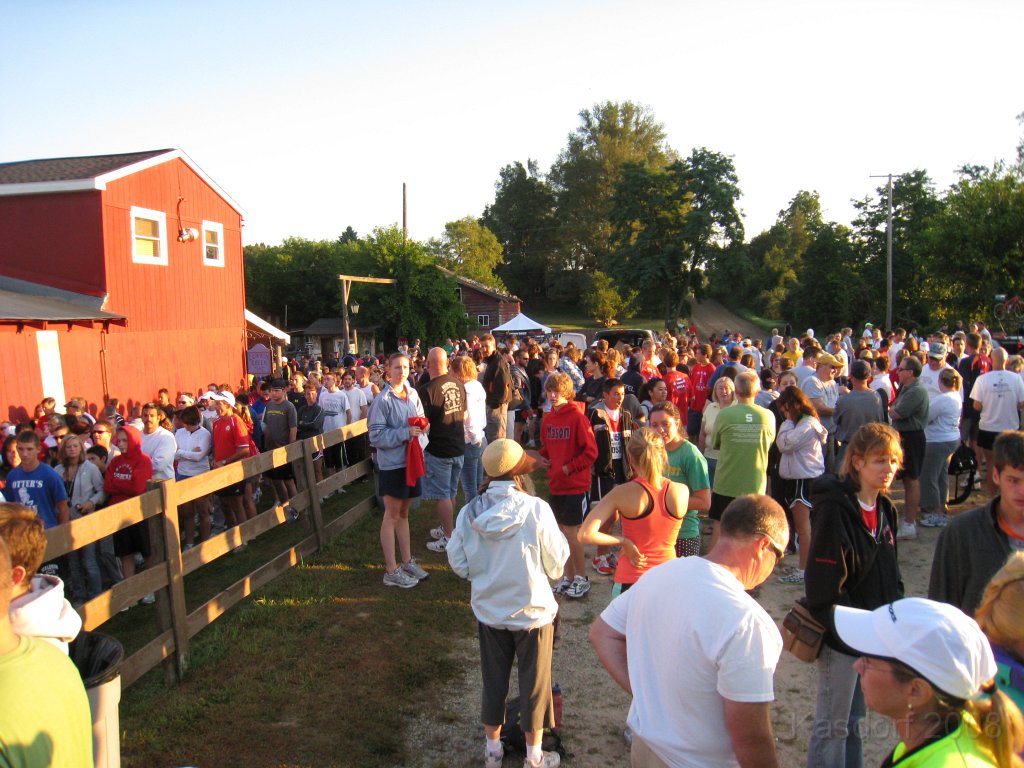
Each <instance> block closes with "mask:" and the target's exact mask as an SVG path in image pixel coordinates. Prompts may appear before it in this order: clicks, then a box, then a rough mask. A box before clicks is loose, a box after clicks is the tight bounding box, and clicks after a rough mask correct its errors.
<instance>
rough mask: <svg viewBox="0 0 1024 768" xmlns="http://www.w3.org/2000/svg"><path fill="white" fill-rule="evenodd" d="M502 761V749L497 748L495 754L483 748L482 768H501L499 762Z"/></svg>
mask: <svg viewBox="0 0 1024 768" xmlns="http://www.w3.org/2000/svg"><path fill="white" fill-rule="evenodd" d="M504 759H505V748H504V747H499V748H498V751H497V752H491V751H489V750H488V749H487V747H484V768H501V762H502V760H504Z"/></svg>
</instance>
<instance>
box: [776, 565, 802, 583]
mask: <svg viewBox="0 0 1024 768" xmlns="http://www.w3.org/2000/svg"><path fill="white" fill-rule="evenodd" d="M779 583H780V584H803V583H804V572H803V571H801V570H800V569H799V568H794V569H793V571H792V572H790V573H787V574H786V575H785V576H780V577H779Z"/></svg>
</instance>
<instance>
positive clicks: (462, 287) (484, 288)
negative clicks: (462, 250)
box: [438, 267, 522, 334]
mask: <svg viewBox="0 0 1024 768" xmlns="http://www.w3.org/2000/svg"><path fill="white" fill-rule="evenodd" d="M438 269H440V270H441V271H442V272H444V273H445V274H446V275H450V276H451V277H453V278H455V282H456V283H458V285H457V286H456V288H455V291H456V293H457V294H458V297H459V301H461V302H462V306H463V307H464V308H465V312H466V317H468V318H469V333H474V334H480V333H486V332H488V331H490V330H492V329H493V328H497V327H498V326H499V325H502V324H503V323H506V322H508V321H509V320H511V319H512V318H513V317H515V316H516V315H518V314H519V313H520V311H521V310H520V305H521V304H522V299H520V298H519V297H518V296H513V295H512V294H509V293H502V292H501V291H498V290H496V289H494V288H491V287H490V286H489V285H484V284H483V283H479V282H477V281H476V280H470V279H469V278H468V277H462V276H460V275H457V274H455V273H454V272H452V271H451V270H448V269H444V268H443V267H438Z"/></svg>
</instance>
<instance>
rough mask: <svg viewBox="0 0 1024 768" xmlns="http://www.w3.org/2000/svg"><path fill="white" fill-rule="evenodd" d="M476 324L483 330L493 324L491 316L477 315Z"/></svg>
mask: <svg viewBox="0 0 1024 768" xmlns="http://www.w3.org/2000/svg"><path fill="white" fill-rule="evenodd" d="M476 324H477V325H478V326H479V327H481V328H486V327H487V326H489V325H490V324H491V316H490V315H477V316H476Z"/></svg>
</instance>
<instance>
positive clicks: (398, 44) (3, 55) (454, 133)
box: [0, 0, 1024, 243]
mask: <svg viewBox="0 0 1024 768" xmlns="http://www.w3.org/2000/svg"><path fill="white" fill-rule="evenodd" d="M1022 28H1024V3H1020V2H1011V0H1005V1H1000V2H997V1H995V0H975V1H974V2H970V3H967V2H943V1H941V0H940V1H938V2H907V1H900V0H889V1H888V2H876V1H875V0H864V1H863V2H823V1H822V0H817V1H815V2H802V1H801V2H797V1H796V0H792V1H791V0H777V1H776V2H755V1H754V0H736V1H735V2H725V1H718V2H699V3H698V2H686V1H685V0H680V1H678V2H654V1H653V0H651V1H646V0H636V1H634V2H628V3H626V2H601V1H600V0H597V1H594V2H575V1H572V0H567V1H565V2H557V1H556V0H549V2H533V1H531V0H526V1H524V2H516V3H500V4H499V3H487V2H443V1H442V2H434V3H429V4H428V3H413V2H374V3H351V2H333V3H329V2H301V1H300V2H290V3H266V2H244V3H242V2H215V1H212V0H208V1H207V2H176V3H169V2H33V3H16V2H13V0H7V2H4V3H0V32H2V34H3V38H4V44H3V46H2V47H0V94H2V97H3V100H2V104H3V108H2V109H0V161H9V160H21V159H28V158H35V157H57V156H65V155H87V154H97V153H106V152H128V151H135V150H143V149H155V148H160V147H178V148H181V149H183V150H184V151H185V152H186V153H188V155H189V156H190V157H192V159H193V160H195V161H196V162H197V163H198V164H199V165H200V166H202V167H203V169H204V170H205V171H206V172H207V173H208V174H209V175H210V176H212V177H213V178H214V179H215V180H216V181H217V182H218V183H219V184H221V185H222V186H223V187H224V188H225V189H226V190H227V191H228V193H229V194H231V195H232V196H233V197H234V198H235V199H236V200H237V201H238V202H239V203H240V204H241V205H242V206H243V207H244V208H245V209H246V213H247V216H246V227H245V233H244V240H245V242H246V243H254V242H267V243H277V242H280V240H281V239H283V238H284V237H287V236H290V235H295V236H300V237H308V238H332V237H335V236H337V235H338V234H340V233H341V232H342V231H343V230H344V228H345V227H346V226H348V225H351V226H352V227H354V228H355V229H356V230H357V231H358V232H359V233H360V234H366V233H368V232H369V231H370V229H372V228H373V227H374V226H379V225H388V224H392V223H397V222H400V220H401V215H402V213H401V188H402V183H403V182H406V183H407V184H408V187H409V191H408V197H409V228H410V234H411V236H412V237H414V238H418V239H426V238H429V237H432V236H437V235H439V234H440V233H441V232H442V231H443V228H444V223H445V222H446V221H451V220H454V219H458V218H461V217H463V216H467V215H473V216H477V215H479V214H480V213H481V212H482V210H483V207H484V206H485V205H486V204H487V203H488V202H490V201H492V200H493V195H494V182H495V180H496V179H497V177H498V171H499V170H500V168H501V167H502V166H504V165H506V164H508V163H511V162H514V161H516V160H519V161H522V162H524V163H525V162H526V160H527V158H534V159H536V160H538V161H539V163H540V166H541V168H542V169H547V168H548V167H549V166H550V164H551V163H552V161H554V159H555V158H556V157H557V154H558V152H559V151H560V150H561V149H562V148H563V147H564V146H565V140H566V136H567V134H568V133H570V132H571V131H572V130H573V129H574V128H575V127H576V125H577V124H578V117H577V115H578V113H579V111H580V110H581V109H583V108H587V107H590V106H592V105H593V104H594V103H596V102H600V101H605V100H615V101H623V100H627V99H628V100H632V101H635V102H638V103H640V104H644V105H647V106H649V107H650V108H651V110H652V111H653V113H654V115H655V117H656V118H657V119H658V120H659V121H660V122H662V123H663V124H664V126H665V129H666V132H667V134H668V141H669V143H670V144H671V146H673V147H674V148H675V149H676V150H677V151H679V152H681V153H684V154H685V153H687V152H688V151H689V150H690V149H691V148H692V147H694V146H707V147H708V148H710V149H713V150H715V151H718V152H722V153H724V154H727V155H731V156H732V157H733V158H734V162H735V164H736V167H737V171H738V173H739V179H740V188H741V189H742V190H743V193H744V196H743V198H742V199H741V200H740V207H741V208H742V209H743V211H744V213H745V221H746V226H747V234H748V237H751V236H753V235H754V234H756V233H757V232H759V231H760V230H761V229H763V228H765V227H767V226H769V225H770V224H771V223H772V222H773V221H774V220H775V216H776V214H777V213H778V211H779V210H780V209H781V208H783V207H785V205H786V203H787V202H788V201H789V199H790V198H792V196H793V195H794V194H795V193H796V192H797V191H798V190H800V189H815V190H817V191H818V192H819V193H820V194H821V198H822V205H823V208H824V211H825V215H826V217H827V218H830V219H834V220H837V221H840V222H843V223H849V221H850V219H851V218H852V215H853V213H852V208H851V206H850V204H849V201H850V199H851V198H862V197H864V196H865V195H868V194H871V193H872V191H873V190H874V189H875V187H877V186H879V185H880V184H881V183H882V180H877V179H871V178H869V176H870V175H871V174H884V173H888V172H893V173H899V172H902V171H910V170H913V169H915V168H925V169H926V170H928V171H929V173H930V174H931V175H932V178H933V179H935V181H936V183H937V185H938V186H939V188H940V189H941V188H943V187H945V186H946V185H948V184H950V183H952V181H953V180H954V178H955V177H954V173H953V172H954V169H955V168H956V167H958V166H960V165H962V164H965V163H979V164H986V165H988V164H991V163H992V162H993V161H994V160H997V159H1010V158H1011V157H1012V156H1013V154H1014V148H1015V146H1016V143H1017V140H1018V138H1019V136H1020V135H1021V132H1022V131H1021V128H1020V127H1019V126H1018V124H1017V122H1016V119H1015V118H1016V115H1017V114H1018V113H1020V112H1024V92H1022V91H1021V88H1020V86H1019V83H1020V80H1021V74H1022V71H1021V70H1022V67H1021V64H1020V56H1019V48H1020V46H1019V41H1018V37H1019V32H1020V30H1021V29H1022Z"/></svg>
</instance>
